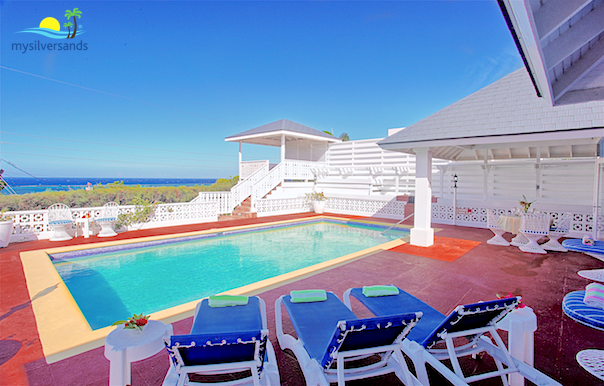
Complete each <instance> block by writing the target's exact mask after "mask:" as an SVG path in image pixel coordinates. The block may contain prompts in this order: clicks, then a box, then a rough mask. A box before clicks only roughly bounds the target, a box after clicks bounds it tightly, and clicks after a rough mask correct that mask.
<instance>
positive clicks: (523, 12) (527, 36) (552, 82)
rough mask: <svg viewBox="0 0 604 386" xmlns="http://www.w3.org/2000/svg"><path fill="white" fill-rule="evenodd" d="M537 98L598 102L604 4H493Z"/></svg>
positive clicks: (570, 0) (603, 64) (603, 74)
mask: <svg viewBox="0 0 604 386" xmlns="http://www.w3.org/2000/svg"><path fill="white" fill-rule="evenodd" d="M498 2H499V5H500V7H501V9H502V11H503V13H504V16H505V17H506V19H507V21H508V26H509V27H510V31H511V32H512V35H513V36H514V39H515V40H516V44H517V45H518V48H519V50H520V53H521V55H522V56H523V59H524V61H525V64H526V66H527V68H528V70H529V71H530V73H531V76H532V78H533V83H534V85H535V88H536V89H537V92H538V94H540V96H543V97H545V98H546V99H548V100H550V102H551V103H552V104H553V105H564V104H571V103H580V102H588V101H593V100H604V0H498Z"/></svg>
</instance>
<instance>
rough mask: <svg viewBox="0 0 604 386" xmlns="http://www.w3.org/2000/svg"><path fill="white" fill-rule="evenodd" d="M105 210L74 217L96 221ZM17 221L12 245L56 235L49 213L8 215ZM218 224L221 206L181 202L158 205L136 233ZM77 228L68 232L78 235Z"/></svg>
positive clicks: (78, 211)
mask: <svg viewBox="0 0 604 386" xmlns="http://www.w3.org/2000/svg"><path fill="white" fill-rule="evenodd" d="M101 209H102V207H89V208H72V209H71V213H72V216H73V218H74V220H75V219H79V218H82V217H83V216H85V215H88V214H89V215H90V216H91V218H93V219H95V218H98V217H99V214H100V211H101ZM135 210H136V206H135V205H122V206H120V208H119V213H120V214H121V213H128V212H133V211H135ZM5 215H7V216H11V217H12V218H13V220H14V225H13V234H12V236H11V243H14V242H23V241H30V240H41V239H49V238H50V237H52V234H53V232H52V231H51V230H50V229H49V227H48V211H47V210H30V211H14V212H6V213H5ZM217 220H218V202H217V201H212V202H182V203H172V204H158V205H157V206H156V207H155V210H154V212H153V214H152V215H151V216H150V218H149V221H148V222H146V223H143V224H135V225H134V226H133V227H132V228H133V229H134V228H135V229H148V228H159V227H165V226H172V225H185V224H195V223H202V222H210V221H217ZM75 231H76V230H75V228H71V229H69V230H68V232H70V233H73V234H74V235H75V233H76V232H75Z"/></svg>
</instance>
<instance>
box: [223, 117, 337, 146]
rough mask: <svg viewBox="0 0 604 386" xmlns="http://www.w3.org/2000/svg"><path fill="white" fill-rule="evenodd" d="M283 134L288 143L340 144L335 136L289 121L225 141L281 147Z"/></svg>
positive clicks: (227, 138) (240, 134)
mask: <svg viewBox="0 0 604 386" xmlns="http://www.w3.org/2000/svg"><path fill="white" fill-rule="evenodd" d="M282 134H285V140H286V141H292V140H301V139H306V140H312V141H318V142H340V140H339V139H338V138H336V137H334V136H333V135H330V134H327V133H324V132H322V131H319V130H315V129H313V128H310V127H308V126H304V125H301V124H299V123H296V122H292V121H290V120H287V119H281V120H279V121H275V122H272V123H267V124H266V125H262V126H258V127H256V128H253V129H250V130H246V131H244V132H241V133H239V134H235V135H232V136H230V137H226V139H225V141H227V142H244V143H252V144H256V145H267V146H281V135H282Z"/></svg>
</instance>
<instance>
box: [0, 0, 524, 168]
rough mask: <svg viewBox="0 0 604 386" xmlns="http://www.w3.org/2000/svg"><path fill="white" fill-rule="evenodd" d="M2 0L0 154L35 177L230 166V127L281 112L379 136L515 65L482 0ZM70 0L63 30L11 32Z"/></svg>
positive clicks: (60, 10)
mask: <svg viewBox="0 0 604 386" xmlns="http://www.w3.org/2000/svg"><path fill="white" fill-rule="evenodd" d="M0 4H1V5H0V7H1V8H0V10H1V47H0V49H1V52H2V55H1V66H2V68H1V69H0V76H1V78H0V82H1V86H0V87H1V94H0V97H1V101H0V102H1V111H0V112H1V118H0V124H1V126H0V131H1V133H0V142H1V143H0V157H1V158H2V159H3V160H5V161H10V162H11V163H13V164H14V165H16V166H17V167H19V168H20V169H22V170H25V171H26V172H28V173H31V174H32V175H35V176H37V177H116V178H134V177H149V178H161V177H172V178H187V177H190V178H220V177H229V176H234V175H236V174H237V157H238V145H237V144H233V143H227V142H225V141H224V138H225V137H227V136H230V135H233V134H237V133H239V132H241V131H244V130H247V129H250V128H254V127H257V126H260V125H263V124H266V123H270V122H273V121H276V120H278V119H283V118H285V119H289V120H292V121H295V122H298V123H301V124H303V125H306V126H310V127H312V128H315V129H317V130H333V131H334V133H335V135H336V136H339V135H340V134H341V133H342V132H346V133H348V134H349V135H350V137H351V139H353V140H355V139H368V138H383V137H385V136H386V135H387V132H388V129H391V128H396V127H403V126H409V125H411V124H413V123H415V122H417V121H419V120H421V119H423V118H425V117H427V116H429V115H430V114H433V113H435V112H436V111H438V110H440V109H442V108H444V107H446V106H448V105H450V104H451V103H453V102H456V101H458V100H459V99H461V98H463V97H465V96H467V95H469V94H471V93H473V92H475V91H477V90H479V89H481V88H483V87H485V86H487V85H488V84H490V83H492V82H494V81H496V80H498V79H500V78H501V77H503V76H505V75H507V74H509V73H511V72H512V71H514V70H516V69H518V68H520V67H521V66H522V61H521V58H520V55H519V54H518V51H517V50H516V47H515V46H514V42H513V40H512V37H511V34H510V32H509V30H508V29H507V27H506V25H505V21H504V19H503V16H502V14H501V11H500V10H499V7H498V5H497V2H496V1H495V0H480V1H453V0H451V1H428V0H425V1H389V2H377V1H370V2H362V1H354V2H345V1H312V2H290V1H270V2H268V1H267V2H256V1H245V2H235V1H216V2H209V1H182V2H179V1H175V2H162V1H132V2H131V1H127V2H126V1H116V2H113V1H75V2H61V1H48V2H35V1H18V2H10V1H4V2H2V3H0ZM74 8H79V10H80V11H81V12H82V14H81V17H80V18H78V19H77V20H76V21H77V24H78V28H79V30H80V31H83V32H84V33H83V34H81V35H79V36H77V37H75V38H74V39H52V38H48V37H45V36H41V35H37V34H32V33H18V32H19V31H23V30H25V29H28V28H35V27H38V26H39V25H40V22H41V21H42V20H43V19H45V18H46V17H53V18H55V19H57V20H58V21H59V23H60V25H61V30H64V29H65V28H64V27H63V23H65V22H67V19H66V18H65V16H64V15H65V11H66V10H68V9H69V10H72V9H74ZM71 20H72V19H70V21H71ZM72 24H73V23H72ZM68 41H69V42H70V43H76V44H77V43H82V44H81V46H80V47H82V49H81V50H77V49H76V50H69V51H63V50H61V51H57V50H54V51H48V50H42V49H35V50H28V51H26V52H22V51H19V50H16V49H13V44H14V43H22V44H30V43H32V46H36V47H37V45H38V43H40V44H48V43H61V44H63V43H65V42H68ZM84 44H85V46H84ZM84 47H86V48H87V49H86V50H84V49H83V48H84ZM243 157H244V160H259V159H267V158H268V159H269V160H271V162H277V161H278V159H279V149H278V148H270V147H262V146H253V145H247V146H246V145H244V147H243ZM1 166H2V168H4V169H5V170H6V174H5V176H15V177H17V176H19V177H23V176H26V174H24V173H23V172H21V171H19V170H17V169H15V168H13V167H12V166H11V165H9V164H7V163H6V162H4V161H2V162H1Z"/></svg>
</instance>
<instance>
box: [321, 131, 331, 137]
mask: <svg viewBox="0 0 604 386" xmlns="http://www.w3.org/2000/svg"><path fill="white" fill-rule="evenodd" d="M323 132H324V133H325V134H329V135H331V136H333V133H331V132H329V131H327V130H323Z"/></svg>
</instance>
